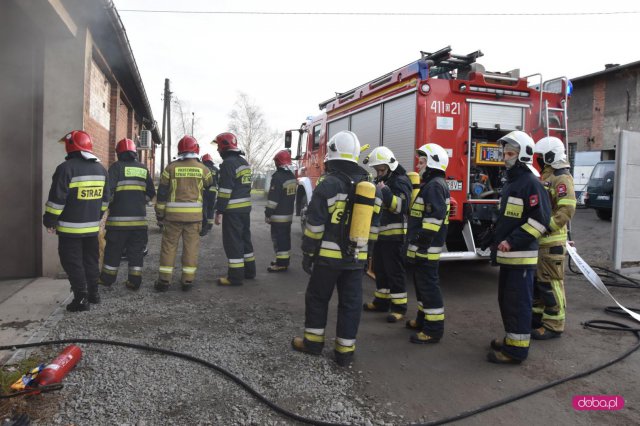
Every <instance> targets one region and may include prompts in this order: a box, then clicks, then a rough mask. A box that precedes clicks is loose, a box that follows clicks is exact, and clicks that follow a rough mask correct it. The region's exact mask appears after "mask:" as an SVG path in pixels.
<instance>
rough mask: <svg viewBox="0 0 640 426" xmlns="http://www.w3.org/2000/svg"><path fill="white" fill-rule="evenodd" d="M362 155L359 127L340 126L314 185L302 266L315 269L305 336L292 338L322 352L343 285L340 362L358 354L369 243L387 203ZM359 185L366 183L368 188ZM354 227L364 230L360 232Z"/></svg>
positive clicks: (299, 348)
mask: <svg viewBox="0 0 640 426" xmlns="http://www.w3.org/2000/svg"><path fill="white" fill-rule="evenodd" d="M359 155H360V142H359V141H358V137H357V136H356V135H355V133H352V132H349V131H341V132H338V133H337V134H336V135H334V136H333V137H332V138H331V139H330V140H329V142H328V143H327V158H326V160H327V161H326V163H327V166H328V170H329V171H328V172H327V174H326V175H325V176H324V179H323V180H322V181H321V182H320V183H318V185H317V186H316V188H315V189H314V191H313V194H312V197H311V200H310V203H309V208H308V209H307V222H306V225H305V231H304V236H303V238H302V252H303V261H302V268H303V269H304V270H305V272H307V273H308V274H311V278H310V279H309V284H308V285H307V291H306V295H305V322H304V327H305V328H304V337H294V338H293V340H292V341H291V345H292V347H293V349H295V350H296V351H300V352H305V353H309V354H315V355H319V354H320V353H322V348H323V347H324V341H325V328H326V325H327V311H328V309H329V301H330V300H331V296H332V294H333V289H334V287H337V288H338V300H339V302H338V322H337V326H336V339H335V347H334V353H335V360H336V362H337V363H338V365H340V366H348V365H349V364H350V363H351V361H352V360H353V354H354V351H355V348H356V335H357V333H358V326H359V324H360V314H361V312H362V277H363V275H364V269H365V267H366V265H367V257H368V256H369V253H370V248H369V247H368V245H369V244H370V243H371V242H372V241H373V240H375V239H377V226H378V221H379V218H378V215H379V211H380V205H381V204H382V201H381V200H380V192H379V191H377V190H376V189H375V187H374V186H373V184H372V183H371V182H369V181H368V177H369V174H368V173H367V171H366V170H364V169H363V168H362V167H360V166H359V165H358V158H359ZM367 186H368V189H369V191H368V192H365V190H366V189H367ZM358 188H361V189H363V191H362V194H361V193H359V191H358ZM360 207H362V209H360ZM367 211H368V212H369V214H368V215H367V213H366V212H367ZM361 213H362V214H361ZM354 229H359V230H360V231H362V232H358V235H359V237H357V238H354V234H352V231H353V230H354ZM365 232H366V235H364V233H365Z"/></svg>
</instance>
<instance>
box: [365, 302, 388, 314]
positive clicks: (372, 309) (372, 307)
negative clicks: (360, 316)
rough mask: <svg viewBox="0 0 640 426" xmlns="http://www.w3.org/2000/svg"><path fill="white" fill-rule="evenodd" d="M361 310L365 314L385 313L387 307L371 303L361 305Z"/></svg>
mask: <svg viewBox="0 0 640 426" xmlns="http://www.w3.org/2000/svg"><path fill="white" fill-rule="evenodd" d="M362 309H363V310H365V311H367V312H387V311H388V310H389V308H388V307H383V306H378V305H376V304H375V303H373V302H369V303H365V304H363V305H362Z"/></svg>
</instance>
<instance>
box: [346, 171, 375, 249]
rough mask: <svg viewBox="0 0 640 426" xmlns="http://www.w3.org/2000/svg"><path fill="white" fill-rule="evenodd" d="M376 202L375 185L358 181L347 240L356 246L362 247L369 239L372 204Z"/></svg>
mask: <svg viewBox="0 0 640 426" xmlns="http://www.w3.org/2000/svg"><path fill="white" fill-rule="evenodd" d="M375 202H376V187H375V185H374V184H372V183H371V182H366V181H363V182H360V183H358V184H357V185H356V196H355V199H354V200H353V212H352V213H351V226H350V227H349V241H351V243H353V244H355V245H356V247H358V248H360V247H364V246H365V245H366V244H367V242H368V241H369V231H370V230H371V218H372V217H373V206H374V205H375Z"/></svg>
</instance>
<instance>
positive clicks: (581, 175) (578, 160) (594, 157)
mask: <svg viewBox="0 0 640 426" xmlns="http://www.w3.org/2000/svg"><path fill="white" fill-rule="evenodd" d="M600 157H601V151H580V152H576V153H575V158H574V159H573V185H574V190H575V191H576V199H577V201H578V207H585V205H584V197H585V195H586V192H585V189H586V188H587V183H588V182H589V176H591V172H593V168H594V167H595V166H596V164H598V162H599V161H600Z"/></svg>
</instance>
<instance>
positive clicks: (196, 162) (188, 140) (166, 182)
mask: <svg viewBox="0 0 640 426" xmlns="http://www.w3.org/2000/svg"><path fill="white" fill-rule="evenodd" d="M199 152H200V147H199V145H198V141H196V139H195V138H194V137H192V136H185V137H183V138H182V139H180V142H178V159H177V160H176V161H174V162H172V163H170V164H169V165H168V166H167V167H166V168H165V169H164V171H163V172H162V177H161V178H160V185H159V186H158V196H157V203H156V216H157V218H158V222H162V223H163V225H164V226H163V227H162V246H161V248H160V267H159V272H160V277H159V278H158V281H157V282H156V285H155V289H156V291H159V292H163V291H167V290H168V289H169V284H170V283H171V277H172V275H173V268H174V264H175V260H176V253H177V251H178V244H179V242H180V239H181V238H182V277H181V280H180V281H181V283H182V290H183V291H188V290H190V289H191V288H192V286H193V281H194V279H195V276H196V270H197V269H198V254H199V250H200V231H201V230H202V209H203V204H204V203H203V197H202V193H203V190H204V189H206V188H209V187H210V186H211V185H212V183H213V178H212V175H211V171H210V170H209V168H208V167H207V166H205V165H204V164H202V163H201V162H200V157H199V156H198V153H199Z"/></svg>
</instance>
